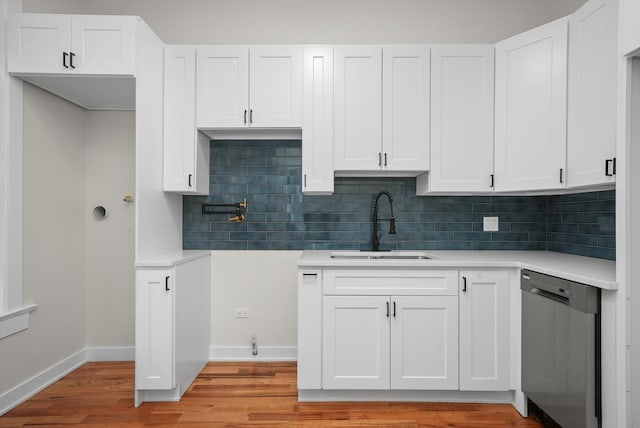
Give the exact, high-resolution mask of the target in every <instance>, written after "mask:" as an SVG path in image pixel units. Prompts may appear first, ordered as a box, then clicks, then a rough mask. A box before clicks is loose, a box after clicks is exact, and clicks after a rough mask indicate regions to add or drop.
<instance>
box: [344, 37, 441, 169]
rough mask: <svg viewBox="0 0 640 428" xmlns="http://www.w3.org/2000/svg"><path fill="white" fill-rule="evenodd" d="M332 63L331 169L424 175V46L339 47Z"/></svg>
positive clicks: (426, 108)
mask: <svg viewBox="0 0 640 428" xmlns="http://www.w3.org/2000/svg"><path fill="white" fill-rule="evenodd" d="M334 58H335V76H334V77H335V100H334V115H335V122H334V126H335V133H334V135H335V140H334V147H335V151H334V166H335V170H336V171H341V172H347V173H355V175H357V173H358V172H359V171H360V172H387V171H388V172H404V173H405V174H404V175H416V174H417V173H419V172H421V171H425V170H426V169H427V168H428V163H429V160H428V154H429V134H428V129H429V49H428V47H424V46H389V47H384V48H382V47H379V46H339V47H336V48H335V50H334Z"/></svg>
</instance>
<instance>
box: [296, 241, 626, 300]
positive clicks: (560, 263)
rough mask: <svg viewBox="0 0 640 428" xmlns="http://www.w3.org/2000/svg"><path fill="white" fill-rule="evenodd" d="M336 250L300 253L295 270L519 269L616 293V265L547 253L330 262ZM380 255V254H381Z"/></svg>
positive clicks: (452, 254)
mask: <svg viewBox="0 0 640 428" xmlns="http://www.w3.org/2000/svg"><path fill="white" fill-rule="evenodd" d="M337 252H338V251H304V252H303V253H302V255H301V256H300V258H299V259H298V266H299V267H306V268H311V267H315V268H325V267H326V268H331V267H338V268H343V267H362V268H364V267H369V268H371V267H388V268H416V267H424V268H443V267H446V268H456V269H457V268H463V269H464V268H519V269H530V270H533V271H536V272H540V273H544V274H547V275H553V276H557V277H560V278H565V279H568V280H570V281H576V282H580V283H583V284H588V285H591V286H594V287H598V288H602V289H604V290H617V288H618V284H617V282H616V262H615V261H610V260H603V259H596V258H592V257H583V256H573V255H570V254H563V253H555V252H551V251H488V250H479V251H428V250H427V251H425V253H427V254H428V255H429V256H432V257H433V258H432V259H426V260H424V259H421V260H406V259H402V260H390V259H383V260H382V259H377V260H369V259H333V258H331V254H332V253H337ZM381 254H383V252H381Z"/></svg>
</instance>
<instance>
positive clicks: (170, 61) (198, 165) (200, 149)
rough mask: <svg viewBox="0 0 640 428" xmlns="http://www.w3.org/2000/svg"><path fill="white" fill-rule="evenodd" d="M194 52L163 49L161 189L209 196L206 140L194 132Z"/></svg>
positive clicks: (183, 48) (181, 48)
mask: <svg viewBox="0 0 640 428" xmlns="http://www.w3.org/2000/svg"><path fill="white" fill-rule="evenodd" d="M195 98H196V49H195V47H194V46H179V45H173V46H172V45H167V46H165V48H164V153H163V160H164V168H163V172H164V174H163V177H164V182H163V186H164V190H165V191H167V192H177V193H182V194H187V193H192V194H200V195H208V194H209V150H210V149H209V138H207V137H206V136H204V135H203V134H201V133H199V132H198V131H197V130H196V123H195V110H196V100H195Z"/></svg>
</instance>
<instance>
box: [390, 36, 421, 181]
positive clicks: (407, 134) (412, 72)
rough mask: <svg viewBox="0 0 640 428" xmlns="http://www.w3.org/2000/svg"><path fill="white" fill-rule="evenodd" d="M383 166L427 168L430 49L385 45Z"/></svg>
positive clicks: (416, 169) (394, 168) (400, 169)
mask: <svg viewBox="0 0 640 428" xmlns="http://www.w3.org/2000/svg"><path fill="white" fill-rule="evenodd" d="M382 58H383V61H382V88H383V89H382V101H383V105H382V156H383V159H382V167H383V168H384V169H388V170H392V171H416V172H418V171H426V170H427V169H428V168H429V71H430V70H429V48H428V47H426V46H419V45H418V46H385V47H384V48H383V51H382Z"/></svg>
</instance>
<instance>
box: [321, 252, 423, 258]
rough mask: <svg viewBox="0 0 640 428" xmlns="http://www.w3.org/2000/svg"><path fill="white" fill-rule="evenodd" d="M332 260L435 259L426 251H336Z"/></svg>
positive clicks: (332, 255)
mask: <svg viewBox="0 0 640 428" xmlns="http://www.w3.org/2000/svg"><path fill="white" fill-rule="evenodd" d="M331 258H332V259H338V260H429V259H433V258H434V257H433V256H431V255H429V254H428V253H426V252H424V251H391V252H383V251H334V252H332V253H331Z"/></svg>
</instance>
